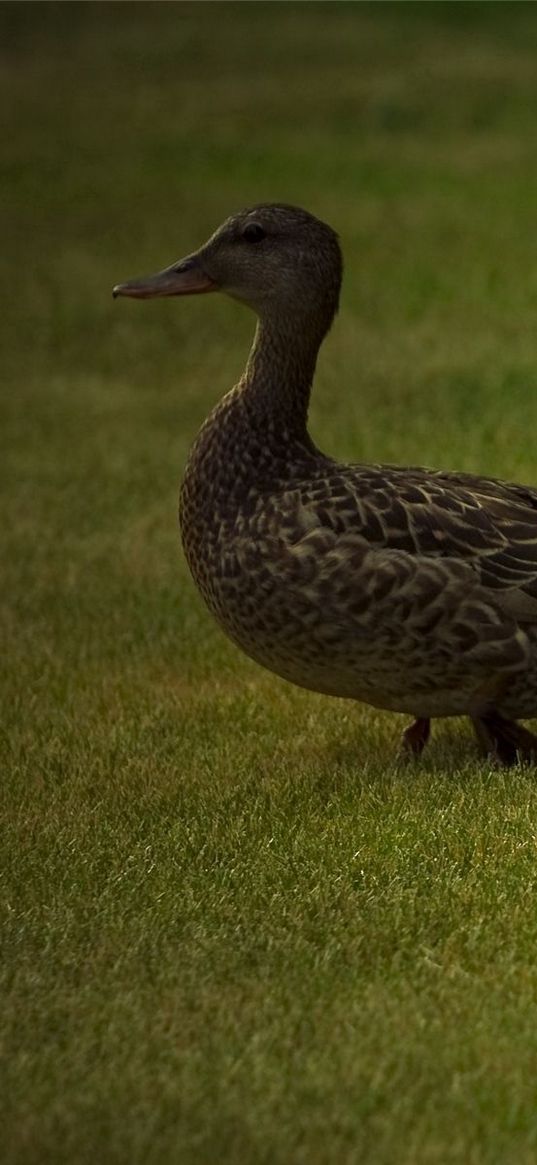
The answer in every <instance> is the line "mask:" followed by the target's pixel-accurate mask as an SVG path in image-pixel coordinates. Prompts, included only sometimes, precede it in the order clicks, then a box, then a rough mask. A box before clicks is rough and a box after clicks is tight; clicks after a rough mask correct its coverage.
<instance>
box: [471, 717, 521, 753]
mask: <svg viewBox="0 0 537 1165" xmlns="http://www.w3.org/2000/svg"><path fill="white" fill-rule="evenodd" d="M472 724H473V726H474V730H475V734H476V736H477V739H478V741H479V744H480V745H481V751H482V752H483V754H484V755H485V756H488V757H491V758H492V759H493V760H496V761H499V763H500V764H502V765H516V764H533V765H534V764H537V736H535V734H534V733H533V732H529V731H528V729H527V728H521V726H520V724H517V722H516V720H505V719H504V717H503V716H500V714H499V713H498V712H491V713H490V714H489V715H488V716H473V717H472Z"/></svg>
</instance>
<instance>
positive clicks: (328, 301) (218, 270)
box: [113, 203, 342, 327]
mask: <svg viewBox="0 0 537 1165" xmlns="http://www.w3.org/2000/svg"><path fill="white" fill-rule="evenodd" d="M341 275H342V259H341V250H340V247H339V242H338V237H337V235H336V233H335V231H333V230H332V228H331V227H329V226H327V224H326V223H323V222H321V221H320V219H318V218H315V217H314V215H312V214H309V212H308V211H306V210H302V209H300V208H299V207H295V206H285V205H281V204H278V203H267V204H264V205H261V206H254V207H251V208H250V209H248V210H243V211H241V212H240V213H239V214H235V215H232V216H231V218H228V219H226V221H225V222H224V223H222V226H220V227H219V228H218V230H217V231H215V233H214V234H213V235H211V237H210V239H208V241H207V242H206V243H205V244H204V245H203V246H202V247H200V249H199V250H198V251H194V252H193V253H192V254H191V255H187V257H186V258H185V259H181V260H180V261H179V262H176V263H172V264H171V266H170V267H166V268H165V269H164V270H163V271H159V272H158V273H157V274H156V275H149V276H145V277H142V278H140V279H131V280H130V281H129V282H128V283H118V284H117V286H116V287H114V290H113V295H114V296H118V295H125V296H131V297H132V298H134V299H150V298H153V297H154V296H170V295H197V294H200V293H202V292H209V291H223V292H226V293H227V294H228V295H230V296H232V297H233V298H234V299H238V300H241V301H242V302H243V303H246V304H248V305H249V306H250V307H251V308H253V310H254V311H256V312H257V314H258V315H259V316H261V317H263V316H266V315H268V314H271V315H275V314H276V315H285V316H286V317H288V316H289V315H290V314H291V315H295V316H297V315H298V316H300V317H302V316H304V315H307V314H308V313H309V314H313V315H315V316H317V317H319V318H320V317H322V318H323V320H324V325H325V327H329V326H330V323H331V322H332V318H333V316H334V314H335V312H336V310H337V306H338V300H339V290H340V286H341Z"/></svg>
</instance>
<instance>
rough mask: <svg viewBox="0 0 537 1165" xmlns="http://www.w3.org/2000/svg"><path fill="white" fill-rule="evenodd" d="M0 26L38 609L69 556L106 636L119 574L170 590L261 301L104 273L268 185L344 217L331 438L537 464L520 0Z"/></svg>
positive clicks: (31, 13) (333, 218) (4, 338)
mask: <svg viewBox="0 0 537 1165" xmlns="http://www.w3.org/2000/svg"><path fill="white" fill-rule="evenodd" d="M0 33H1V35H0V43H1V46H2V47H1V50H0V51H1V78H0V82H1V85H2V101H1V116H2V120H3V123H4V125H3V149H2V160H1V166H2V170H3V179H2V184H3V196H2V204H3V211H2V214H3V221H4V231H3V246H2V258H1V262H2V269H3V282H4V288H5V291H6V294H5V296H4V306H3V310H2V313H1V316H0V335H1V344H2V360H3V379H4V385H5V391H4V393H3V394H2V400H1V402H0V408H1V410H2V414H3V423H2V428H3V433H4V438H5V442H6V455H5V457H4V461H3V468H2V474H3V477H4V484H5V492H4V497H5V499H6V524H7V527H8V529H9V538H10V542H9V550H10V553H9V556H8V562H9V564H10V565H8V568H7V569H8V579H7V587H8V592H10V593H11V594H12V595H16V596H17V598H16V603H19V604H21V603H22V604H23V606H24V604H25V602H26V603H29V604H30V606H31V611H30V610H29V611H26V615H28V617H29V618H30V619H31V620H34V621H35V619H36V618H37V613H38V611H39V610H40V609H41V610H42V611H43V610H44V609H46V611H47V619H49V620H50V618H51V617H52V612H53V610H54V609H55V608H56V607H57V606H59V611H58V618H59V620H60V624H61V623H62V620H64V619H65V618H66V610H67V608H68V607H69V603H70V602H73V603H74V605H75V614H76V615H79V614H80V613H81V612H80V605H81V604H83V603H84V596H83V594H81V593H80V592H81V588H80V585H79V584H80V579H81V577H82V576H84V577H85V578H86V579H90V578H91V579H92V582H93V592H94V593H93V595H92V597H91V601H90V610H89V611H86V614H87V615H92V617H93V619H94V620H95V609H94V606H93V605H92V604H94V603H95V602H97V603H99V602H100V601H101V599H102V611H101V616H102V627H104V628H105V629H106V628H108V630H110V620H111V619H113V620H115V623H114V628H115V637H114V638H113V640H112V642H117V638H116V636H117V635H119V628H118V627H117V626H116V624H117V621H118V620H119V621H120V620H121V615H120V614H119V612H118V610H117V606H118V604H117V598H118V595H122V594H123V592H124V589H125V587H127V589H128V588H129V586H130V587H131V590H132V591H133V592H134V591H135V592H136V593H137V596H138V598H137V601H139V592H140V587H139V583H140V581H143V584H144V588H145V593H146V600H147V603H148V604H149V606H151V605H152V599H156V609H153V614H152V618H153V621H156V622H157V623H158V622H159V618H160V616H159V614H158V612H159V611H160V610H161V609H162V603H163V602H164V597H163V596H167V595H168V593H170V594H171V593H173V594H176V588H177V582H176V580H177V576H178V575H181V572H182V571H183V567H182V565H181V558H180V555H179V552H178V550H177V535H176V529H175V498H176V494H177V485H178V481H179V477H180V474H181V470H182V466H183V464H184V460H185V457H186V454H187V450H188V446H189V444H190V442H191V441H192V439H193V437H194V435H195V432H196V430H197V427H198V426H199V424H200V422H201V420H202V419H203V417H204V416H205V415H206V413H207V411H208V409H209V408H210V407H211V406H212V405H213V404H214V403H215V401H216V400H217V399H218V397H219V396H220V395H221V393H222V392H223V391H225V390H226V389H227V388H228V387H229V386H230V385H231V384H232V383H233V382H234V381H235V380H236V379H237V377H238V376H239V374H240V371H241V369H242V366H243V363H244V360H245V357H246V353H247V349H248V345H249V342H250V338H251V334H252V328H253V320H252V318H251V317H250V315H249V313H248V312H247V311H246V310H245V309H243V308H241V307H240V306H238V305H237V304H235V303H232V302H230V301H226V300H225V299H224V297H218V296H214V297H210V299H208V300H207V299H203V298H202V299H194V300H187V301H185V300H183V301H181V302H177V301H171V302H162V301H160V302H158V303H150V304H147V303H145V304H144V303H142V304H140V303H132V302H124V301H121V302H116V303H114V302H113V301H112V299H111V295H110V289H111V287H112V285H113V284H114V283H115V282H117V281H119V280H123V279H126V278H129V277H131V276H134V275H137V274H140V273H142V272H146V271H152V270H156V269H158V268H160V267H162V266H164V265H166V264H168V263H170V262H171V261H172V260H174V259H176V258H178V257H180V256H181V255H183V254H185V253H188V252H189V251H190V250H192V249H193V248H194V247H196V246H197V245H199V244H200V243H201V242H202V241H203V240H204V238H205V237H206V236H207V235H208V234H209V233H210V232H211V231H212V230H213V229H214V228H215V227H216V226H217V225H218V223H219V222H220V221H221V220H222V219H223V218H224V217H226V216H227V215H228V214H229V213H231V212H232V211H234V210H237V209H239V208H241V207H244V206H247V205H248V204H251V203H255V202H257V201H270V200H282V201H289V202H293V203H298V204H300V205H303V206H305V207H307V208H308V209H310V210H311V211H313V212H314V213H315V214H317V215H319V216H321V217H323V218H326V219H327V220H328V221H329V222H330V223H331V224H332V225H333V226H334V227H335V228H336V229H337V230H338V231H339V233H340V236H341V241H342V245H343V249H344V254H345V261H346V274H345V282H344V290H343V297H342V307H341V312H340V316H339V319H338V321H337V323H336V327H335V328H334V330H333V332H332V334H331V336H330V337H329V339H328V341H327V343H326V344H325V346H324V349H323V352H322V354H321V359H320V362H319V373H318V380H317V385H316V389H315V392H314V397H313V402H312V410H311V422H312V429H313V433H314V436H315V437H316V439H317V440H318V441H319V443H321V444H322V445H323V447H324V448H325V449H326V450H327V451H329V452H331V453H332V454H334V455H336V456H339V457H342V458H350V459H355V460H358V459H371V460H380V461H382V460H384V461H396V462H403V463H404V462H407V463H422V464H423V463H424V464H432V465H438V466H441V467H445V468H459V469H465V470H478V471H482V472H488V473H491V474H498V475H503V476H505V477H508V478H509V477H518V478H522V479H528V480H535V458H534V453H533V442H532V441H531V440H529V439H528V436H529V434H530V433H531V432H533V431H534V429H535V424H536V421H537V393H536V392H535V387H536V378H537V373H536V354H537V336H536V330H535V318H536V308H537V236H536V229H535V206H536V196H537V136H536V134H535V125H536V124H537V82H536V76H537V73H536V68H537V10H536V9H535V6H534V5H530V4H524V3H521V4H519V3H508V4H501V3H500V4H480V3H478V4H472V3H469V4H468V3H448V4H444V3H435V4H412V3H402V4H400V3H397V4H391V3H383V4H376V3H374V4H369V3H362V4H354V3H344V4H339V3H306V4H303V3H297V4H294V3H285V4H281V3H276V4H274V3H270V4H262V3H260V4H258V3H255V4H254V3H216V4H212V3H205V4H190V3H170V4H168V3H164V4H161V3H142V4H130V3H126V4H123V3H109V4H55V3H45V4H41V3H36V4H33V3H27V4H10V3H5V4H2V5H1V6H0ZM21 572H22V573H21ZM182 577H184V574H183V575H182ZM129 578H130V582H129ZM23 580H24V581H23ZM185 585H186V592H185V595H186V597H185V601H184V602H183V603H182V604H181V616H184V612H185V610H189V609H190V599H191V598H192V597H193V592H192V591H190V590H189V587H190V583H189V581H188V580H187V581H186V584H185ZM159 587H161V591H160V592H159ZM142 589H143V588H142ZM114 594H115V600H116V601H115V602H114ZM133 601H134V600H133ZM185 603H186V607H185ZM114 607H115V608H116V610H115V614H112V612H113V610H114ZM174 610H175V608H174ZM194 610H195V611H197V610H198V606H197V600H196V605H195V607H194ZM193 617H194V618H195V619H197V618H198V616H197V615H195V616H193ZM200 617H202V618H203V616H200ZM143 618H144V619H145V618H147V610H144V616H143ZM82 626H83V622H79V623H78V624H77V627H78V629H79V630H78V631H77V635H78V634H79V633H80V628H81V627H82ZM208 626H209V623H208V622H207V627H208ZM102 627H101V629H102ZM128 627H131V623H128ZM128 627H127V626H126V627H125V628H124V629H123V632H124V634H125V635H126V636H127V638H128V637H129V635H130V631H129V630H128ZM58 633H60V630H59V628H58ZM208 633H209V634H211V632H208ZM70 634H71V632H70ZM110 642H111V641H110V639H109V637H108V635H107V634H106V632H105V637H104V644H103V645H104V646H106V645H107V646H106V650H110V649H111V647H110ZM218 642H220V640H219V639H218ZM62 650H63V648H62V649H61V650H60V654H61V651H62ZM88 650H89V649H88ZM172 650H175V649H172ZM222 650H225V649H224V648H222ZM50 656H54V652H50V651H49V657H50ZM226 658H228V657H227V656H226Z"/></svg>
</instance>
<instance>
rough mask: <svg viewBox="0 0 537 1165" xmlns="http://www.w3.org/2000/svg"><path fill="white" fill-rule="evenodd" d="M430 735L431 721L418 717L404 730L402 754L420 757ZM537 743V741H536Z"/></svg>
mask: <svg viewBox="0 0 537 1165" xmlns="http://www.w3.org/2000/svg"><path fill="white" fill-rule="evenodd" d="M430 735H431V721H430V720H427V719H424V718H422V717H421V716H419V717H418V719H417V720H415V721H414V723H413V724H411V725H410V727H409V728H405V731H404V732H403V738H402V742H401V743H402V747H403V751H404V752H409V753H412V756H421V754H422V752H423V750H424V748H425V745H426V744H427V741H428V739H429V737H430ZM536 743H537V740H536Z"/></svg>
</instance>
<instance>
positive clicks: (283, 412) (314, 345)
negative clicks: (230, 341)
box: [238, 315, 324, 446]
mask: <svg viewBox="0 0 537 1165" xmlns="http://www.w3.org/2000/svg"><path fill="white" fill-rule="evenodd" d="M308 324H309V321H308ZM323 335H324V330H322V331H320V330H319V329H318V328H314V329H312V328H311V326H308V325H306V327H304V326H302V321H301V320H298V319H296V318H283V317H282V316H272V315H264V316H263V317H261V318H260V319H259V322H258V324H257V328H256V332H255V336H254V342H253V344H252V349H251V351H250V355H249V357H248V362H247V365H246V368H245V370H244V373H243V376H242V378H241V380H240V383H239V385H238V390H239V395H240V400H241V404H242V406H243V408H244V409H245V411H246V413H247V416H248V421H249V424H250V425H251V426H252V428H254V429H256V430H257V431H261V432H262V433H263V435H264V437H265V440H269V441H270V440H271V439H272V440H274V441H276V442H278V444H279V445H280V446H281V444H282V442H283V443H285V442H289V441H299V442H301V443H306V444H307V445H308V446H309V445H310V444H311V442H310V438H309V436H308V432H307V421H308V405H309V399H310V393H311V385H312V381H313V374H314V372H315V364H316V361H317V354H318V351H319V347H320V344H321V341H322V339H323Z"/></svg>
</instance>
